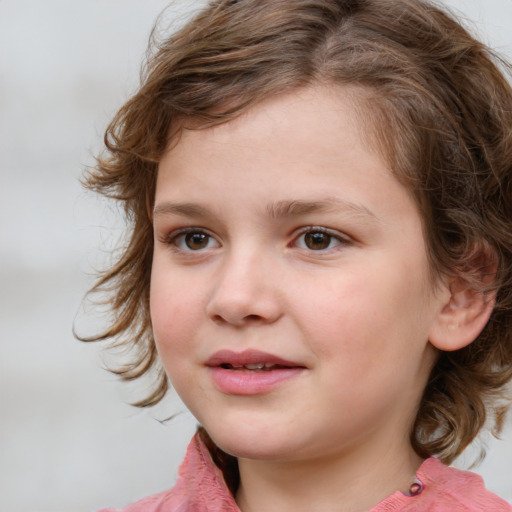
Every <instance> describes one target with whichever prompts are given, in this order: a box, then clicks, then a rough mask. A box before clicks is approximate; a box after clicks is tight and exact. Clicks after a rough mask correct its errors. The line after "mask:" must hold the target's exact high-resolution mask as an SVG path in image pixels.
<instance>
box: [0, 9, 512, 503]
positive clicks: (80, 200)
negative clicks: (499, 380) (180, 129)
mask: <svg viewBox="0 0 512 512" xmlns="http://www.w3.org/2000/svg"><path fill="white" fill-rule="evenodd" d="M167 3H168V2H167V0H145V1H142V0H138V1H137V0H73V1H70V0H2V1H0V173H1V175H0V176H1V181H0V183H1V185H0V318H1V326H2V330H1V335H0V336H1V338H0V408H1V409H0V411H1V420H0V512H4V511H5V512H7V511H8V512H60V511H62V512H64V511H66V512H86V511H90V510H94V509H97V508H99V507H100V506H105V505H111V506H113V505H117V506H121V505H123V504H125V503H127V502H130V501H134V500H135V499H137V498H140V497H142V496H144V495H147V494H150V493H153V492H157V491H159V490H163V489H165V488H167V487H169V486H170V485H171V484H172V482H173V479H174V476H175V471H176V467H177V465H178V463H179V461H180V458H181V457H182V455H183V453H184V449H185V445H186V443H187V440H188V438H189V437H190V434H191V432H192V430H193V428H194V421H193V419H192V418H191V417H190V415H188V414H187V413H184V414H182V415H180V416H179V417H178V418H177V420H175V421H174V422H171V423H170V424H169V425H167V426H162V425H161V424H160V423H159V422H157V421H156V420H155V419H154V418H164V417H165V416H166V415H168V414H172V413H173V412H176V411H178V410H182V409H183V407H182V406H181V405H180V403H179V401H178V400H177V398H176V397H173V396H170V397H169V399H168V400H167V401H166V403H165V404H163V406H162V407H160V408H159V409H158V410H156V411H154V412H151V413H147V412H139V411H136V410H134V409H132V408H130V407H129V406H127V405H125V402H127V401H128V400H130V399H131V398H133V397H134V396H135V395H133V394H131V393H130V391H129V390H127V389H126V388H125V387H124V386H121V385H120V384H119V383H117V382H116V380H115V379H114V378H113V377H112V376H111V375H110V374H108V373H107V372H105V371H104V370H102V369H101V364H102V358H101V356H100V355H99V350H98V347H97V346H95V345H94V346H93V345H85V344H82V343H79V342H77V341H75V340H74V339H73V337H72V334H71V325H72V322H73V319H74V317H75V314H76V312H77V310H78V307H79V303H80V300H81V298H82V295H83V293H84V292H85V290H86V289H87V287H88V286H89V285H90V284H91V282H92V281H91V277H90V273H91V269H92V267H93V266H95V265H96V266H97V265H99V264H101V261H102V258H103V257H104V255H102V254H101V253H99V251H98V249H97V248H98V246H100V245H101V244H104V245H107V246H109V245H112V239H113V238H112V237H113V235H112V233H114V236H115V233H118V232H119V223H118V222H117V223H116V220H115V219H116V217H115V215H114V213H113V212H112V211H110V210H109V208H108V207H107V205H106V203H105V202H103V201H101V200H98V199H97V198H93V197H92V196H90V195H88V194H85V193H84V192H83V191H82V189H81V187H80V185H79V183H78V179H79V176H80V174H81V172H82V170H83V168H84V167H85V166H87V165H91V164H92V163H93V158H92V155H93V154H94V153H95V151H96V150H97V149H98V148H99V147H100V145H101V137H102V132H103V130H104V128H105V126H106V123H107V121H108V120H109V118H110V117H111V116H112V114H113V113H114V112H115V110H116V108H117V107H119V106H120V105H121V104H122V102H123V100H124V99H126V98H127V96H128V95H129V94H130V92H132V91H134V89H135V88H136V85H137V79H138V69H139V64H140V61H141V58H142V56H143V53H144V50H145V46H146V42H147V37H148V34H149V32H150V29H151V27H152V25H153V22H154V20H155V18H156V16H157V14H158V13H159V12H160V11H161V10H162V9H163V8H164V7H165V5H166V4H167ZM200 3H201V2H198V1H193V0H188V1H187V0H181V1H177V2H175V6H174V7H173V8H172V10H171V11H170V14H171V15H173V13H174V14H175V15H176V16H178V17H182V13H183V12H184V11H189V10H190V9H193V8H195V7H197V6H198V5H200ZM449 3H450V4H452V5H454V6H455V7H457V8H459V9H461V10H463V11H464V12H465V13H467V15H468V16H469V18H471V19H472V20H475V22H476V29H477V30H478V31H480V33H481V34H482V36H483V38H484V39H485V40H486V41H488V42H490V43H491V44H492V45H494V46H498V47H499V48H501V50H502V51H505V52H508V55H509V56H511V57H512V0H466V1H462V0H459V1H457V0H451V1H450V2H449ZM185 6H186V8H185ZM116 226H117V227H116ZM112 228H114V229H112ZM80 325H83V323H82V324H80ZM504 437H505V439H504V441H502V442H501V443H500V444H496V443H494V442H491V444H490V453H489V456H488V458H487V460H486V462H485V463H484V464H483V465H482V466H481V467H480V469H479V472H481V473H482V474H483V475H484V477H485V479H486V481H487V483H488V485H489V487H490V488H491V489H493V490H494V491H495V492H498V493H500V494H501V495H502V496H504V497H506V498H507V499H508V500H512V477H511V476H510V475H511V474H512V428H511V427H509V428H508V430H507V431H506V432H505V434H504Z"/></svg>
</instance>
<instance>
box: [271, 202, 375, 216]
mask: <svg viewBox="0 0 512 512" xmlns="http://www.w3.org/2000/svg"><path fill="white" fill-rule="evenodd" d="M340 212H344V213H349V214H353V215H355V216H357V217H361V218H366V219H367V220H371V221H375V222H376V221H378V218H377V216H376V215H375V214H374V213H373V212H372V211H371V210H369V209H368V208H366V206H363V205H361V204H357V203H353V202H350V201H345V200H341V199H337V198H327V199H324V200H321V201H301V200H293V201H277V202H275V203H271V204H269V205H267V213H268V214H269V215H270V217H272V218H276V219H279V218H284V217H298V216H300V215H306V214H308V213H340Z"/></svg>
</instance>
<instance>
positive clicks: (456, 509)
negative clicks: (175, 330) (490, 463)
mask: <svg viewBox="0 0 512 512" xmlns="http://www.w3.org/2000/svg"><path fill="white" fill-rule="evenodd" d="M416 476H417V479H418V481H419V482H421V484H422V485H423V490H422V491H421V493H420V494H418V495H416V496H406V495H405V494H403V493H401V492H399V491H397V492H395V493H393V494H392V495H391V496H389V497H388V498H386V499H385V500H384V501H381V502H380V503H379V504H378V505H376V506H375V507H373V508H372V509H371V510H370V511H369V512H512V506H510V505H509V504H508V503H507V502H505V501H504V500H502V499H501V498H499V497H498V496H496V495H495V494H493V493H491V492H489V491H488V490H486V489H485V487H484V483H483V480H482V478H481V477H480V476H479V475H475V474H473V473H470V472H468V471H461V470H458V469H455V468H451V467H448V466H445V465H444V464H443V463H442V462H440V461H439V460H438V459H435V458H430V459H427V460H425V462H424V463H423V464H422V465H421V466H420V468H419V470H418V472H417V473H416ZM99 512H240V509H239V508H238V506H237V504H236V502H235V500H234V498H233V496H232V494H231V493H230V492H229V490H228V488H227V486H226V484H225V482H224V477H223V475H222V472H221V470H220V469H219V468H218V467H217V466H216V465H215V464H214V463H213V461H212V459H211V457H210V453H209V451H208V449H207V448H206V446H205V445H204V444H203V442H202V441H201V439H200V437H199V436H198V435H197V434H196V435H195V436H194V437H193V439H192V441H191V443H190V445H189V447H188V450H187V454H186V456H185V460H184V461H183V463H182V464H181V466H180V469H179V474H178V480H177V482H176V485H175V486H174V488H172V489H170V490H167V491H164V492H162V493H160V494H156V495H154V496H150V497H148V498H144V499H142V500H140V501H138V502H136V503H133V504H132V505H129V506H128V507H126V508H123V509H111V508H108V509H102V510H100V511H99Z"/></svg>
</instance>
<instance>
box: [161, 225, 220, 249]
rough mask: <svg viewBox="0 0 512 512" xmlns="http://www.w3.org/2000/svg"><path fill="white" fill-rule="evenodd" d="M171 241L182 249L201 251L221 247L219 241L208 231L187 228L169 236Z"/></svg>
mask: <svg viewBox="0 0 512 512" xmlns="http://www.w3.org/2000/svg"><path fill="white" fill-rule="evenodd" d="M169 243H170V244H172V245H174V246H175V247H177V248H178V249H179V250H181V251H201V250H204V249H211V248H212V247H219V246H220V245H219V242H217V240H215V238H214V237H213V236H211V235H209V234H208V233H205V232H204V231H201V230H187V231H184V232H183V231H182V232H178V233H177V234H175V235H173V234H171V236H170V237H169Z"/></svg>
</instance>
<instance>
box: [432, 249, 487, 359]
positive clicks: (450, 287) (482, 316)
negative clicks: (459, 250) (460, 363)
mask: <svg viewBox="0 0 512 512" xmlns="http://www.w3.org/2000/svg"><path fill="white" fill-rule="evenodd" d="M467 261H468V266H467V273H466V276H468V277H469V278H468V279H464V278H463V277H462V276H454V277H452V278H449V279H447V281H446V282H445V283H444V284H442V285H441V288H442V290H439V291H440V293H439V294H438V295H437V296H438V298H439V301H440V302H439V311H438V313H437V316H436V318H435V320H434V322H433V324H432V326H431V331H430V336H429V341H430V343H431V344H432V345H433V346H434V347H436V348H438V349H439V350H445V351H453V350H458V349H460V348H463V347H465V346H467V345H469V344H470V343H472V342H473V341H474V340H475V339H476V338H477V337H478V335H479V334H480V333H481V332H482V331H483V329H484V327H485V325H486V324H487V322H488V321H489V318H490V316H491V313H492V310H493V308H494V304H495V302H496V292H484V291H482V289H483V288H486V287H487V288H489V287H490V286H491V285H492V284H493V283H494V281H495V276H496V270H497V258H496V255H495V253H494V251H492V250H491V249H490V248H488V247H482V246H480V247H479V248H477V249H476V250H474V252H473V254H471V255H470V256H469V257H468V258H467Z"/></svg>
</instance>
